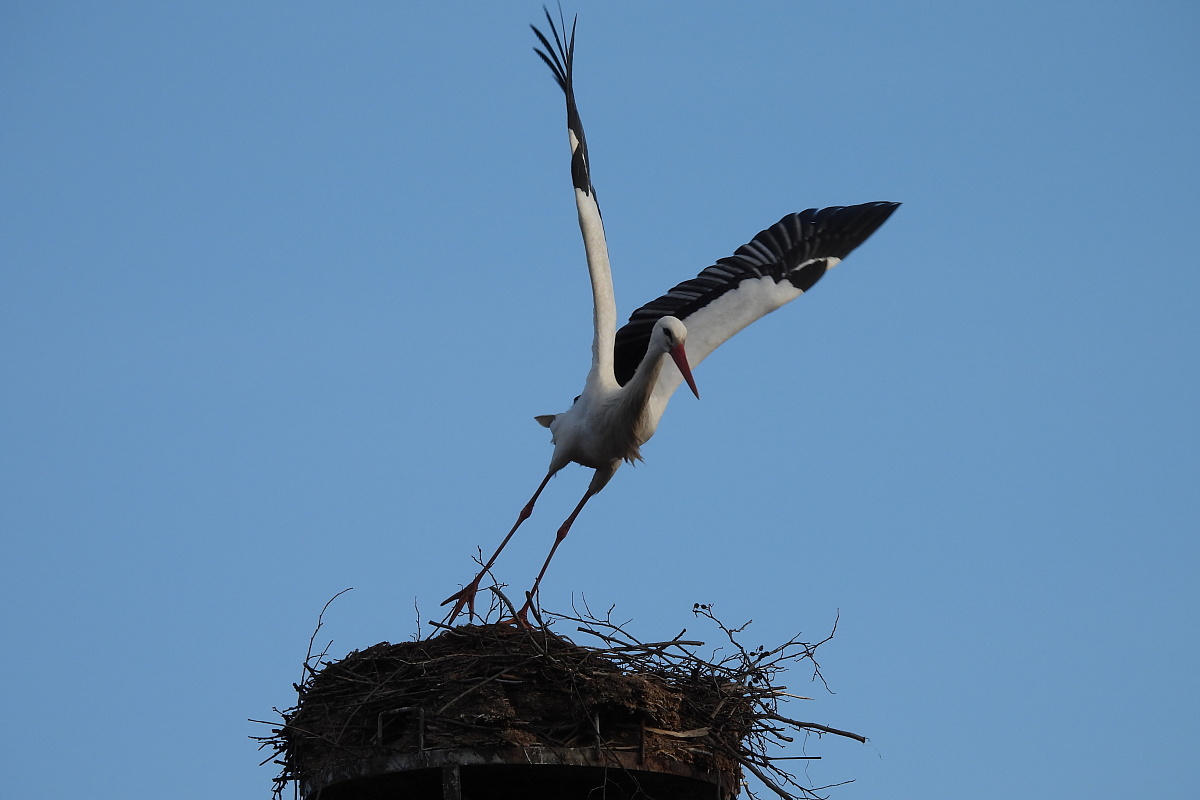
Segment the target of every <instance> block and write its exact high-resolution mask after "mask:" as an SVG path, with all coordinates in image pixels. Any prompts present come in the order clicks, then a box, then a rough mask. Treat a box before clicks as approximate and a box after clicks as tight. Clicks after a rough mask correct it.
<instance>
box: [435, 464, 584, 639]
mask: <svg viewBox="0 0 1200 800" xmlns="http://www.w3.org/2000/svg"><path fill="white" fill-rule="evenodd" d="M554 472H555V471H554V470H551V471H550V472H548V473H546V477H545V478H542V482H541V483H540V484H538V488H537V491H536V492H534V493H533V497H531V498H529V502H528V503H526V504H525V507H524V508H522V509H521V513H520V514H519V515H517V521H516V523H515V524H514V525H513V526H512V530H510V531H509V532H508V536H505V537H504V541H502V542H501V543H500V546H499V547H497V548H496V552H494V553H492V557H491V558H489V559H488V560H487V563H486V564H484V565H483V569H481V570H479V574H478V575H476V576H475V579H474V580H473V581H471V582H470V583H468V584H467V585H466V586H464V587H463V588H462V590H461V591H458V592H455V593H454V594H452V595H450V596H449V597H447V598H446V599H445V600H443V601H442V605H446V604H448V603H454V608H452V609H450V614H449V616H447V617H446V622H445V623H444V624H446V625H449V624H451V623H452V622H454V618H455V617H457V616H458V615H459V614H461V613H462V610H463V606H466V608H467V620H468V621H470V620H472V619H474V618H475V595H476V593H478V592H479V583H480V582H481V581H482V580H483V576H484V575H486V574H487V571H488V570H489V569H491V568H492V564H495V563H496V559H497V558H499V557H500V552H501V551H502V550H503V549H504V546H505V545H507V544H508V540H509V539H511V538H512V537H513V534H514V533H516V532H517V528H519V527H521V523H522V522H524V521H525V520H527V519H529V516H530V514H532V513H533V504H534V503H536V502H537V499H538V497H540V496H541V494H542V490H543V489H545V488H546V484H547V483H549V482H550V479H551V478H552V477H554ZM577 513H578V512H577ZM572 517H574V515H572Z"/></svg>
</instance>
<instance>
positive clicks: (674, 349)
mask: <svg viewBox="0 0 1200 800" xmlns="http://www.w3.org/2000/svg"><path fill="white" fill-rule="evenodd" d="M686 341H687V328H686V327H684V324H683V323H682V322H680V321H679V320H678V319H676V318H675V317H663V318H661V319H660V320H659V321H658V322H656V323H654V332H653V333H651V334H650V347H651V348H654V347H655V345H657V346H658V347H659V348H661V350H662V352H665V353H668V354H669V355H670V356H671V359H672V360H673V361H674V362H675V366H677V367H679V371H680V372H681V373H683V379H684V380H685V381H687V385H688V388H689V389H691V390H692V394H694V395H696V397H697V398H699V397H700V392H699V390H698V389H696V381H695V380H694V379H693V378H692V368H691V367H690V366H689V365H688V358H687V351H685V350H684V349H683V344H684V342H686Z"/></svg>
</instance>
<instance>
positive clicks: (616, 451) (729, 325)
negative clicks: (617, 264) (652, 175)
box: [442, 11, 899, 626]
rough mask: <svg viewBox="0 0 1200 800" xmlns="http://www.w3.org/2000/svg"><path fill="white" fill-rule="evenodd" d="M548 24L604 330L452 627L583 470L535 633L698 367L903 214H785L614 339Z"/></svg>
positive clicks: (588, 186) (561, 57) (571, 44)
mask: <svg viewBox="0 0 1200 800" xmlns="http://www.w3.org/2000/svg"><path fill="white" fill-rule="evenodd" d="M546 20H547V21H548V22H549V24H550V32H551V34H552V35H553V37H554V46H553V47H552V46H551V45H550V41H549V40H548V39H547V38H546V36H545V35H543V34H542V32H541V31H540V30H538V29H537V27H536V26H531V27H533V32H534V34H536V35H537V38H538V41H539V42H541V44H542V47H543V48H544V49H539V48H536V47H535V48H534V52H536V53H537V54H538V55H539V56H541V58H542V60H543V61H545V62H546V65H547V66H549V67H550V70H551V72H553V73H554V78H555V80H556V81H558V85H559V86H560V87H562V90H563V93H564V94H565V95H566V100H567V134H568V137H569V139H570V144H571V181H572V183H573V184H574V187H575V204H576V206H577V207H578V211H579V228H580V230H581V231H582V232H583V244H584V250H585V251H586V254H587V263H588V271H589V272H590V273H591V277H592V297H593V301H594V306H593V322H594V326H595V333H594V337H593V339H592V367H591V370H590V371H589V372H588V375H587V381H586V382H585V384H584V387H583V393H582V394H581V395H579V396H578V397H577V398H575V402H574V403H573V404H572V406H571V407H570V408H569V409H567V410H566V411H564V412H562V413H560V414H552V415H545V416H539V417H536V419H537V421H538V422H539V423H541V424H542V425H544V426H545V427H547V428H549V429H550V432H551V433H552V435H553V436H552V442H553V444H554V454H553V455H552V456H551V457H550V468H549V469H548V470H547V472H546V477H544V478H543V479H542V482H541V483H540V484H539V485H538V487H537V491H535V492H534V493H533V497H531V498H530V499H529V502H528V503H526V504H525V507H524V508H522V509H521V513H520V514H519V515H518V517H517V521H516V524H514V525H513V527H512V530H510V531H509V532H508V535H507V536H505V537H504V541H502V542H501V543H500V546H499V547H498V548H496V552H495V553H493V554H492V557H491V558H489V559H488V560H487V562H486V563H485V564H484V565H483V569H481V570H480V571H479V574H478V575H476V576H475V578H474V579H473V580H472V581H471V582H470V583H469V584H467V586H466V587H464V588H463V589H462V590H461V591H459V592H456V593H455V594H453V595H451V596H450V597H448V598H447V599H446V600H445V601H443V603H442V605H446V604H448V603H454V607H453V608H452V609H451V611H450V614H449V616H448V617H447V624H448V623H450V622H453V620H454V619H455V617H457V616H458V615H459V614H460V613H461V612H462V610H463V609H464V608H467V609H468V615H469V616H470V617H473V616H474V614H475V595H476V593H477V592H478V591H479V584H480V582H481V581H482V580H483V577H484V576H485V575H486V574H487V572H488V570H490V569H491V567H492V565H493V564H494V563H495V562H496V559H497V557H498V556H499V555H500V553H501V551H502V550H504V547H505V545H507V544H508V542H509V540H510V539H512V537H513V534H514V533H516V532H517V528H519V527H520V526H521V523H522V522H524V521H525V520H526V519H528V518H529V516H530V514H532V513H533V506H534V503H536V502H537V499H538V497H539V496H540V495H541V493H542V490H543V489H545V488H546V484H547V483H549V481H550V478H552V477H553V476H554V475H555V473H557V472H558V471H559V470H561V469H562V468H563V467H565V466H566V465H567V464H569V463H571V462H572V461H574V462H575V463H577V464H582V465H583V466H585V467H591V468H592V469H594V470H595V471H596V472H595V474H594V475H593V476H592V480H591V483H590V484H588V488H587V491H586V492H585V493H584V495H583V499H581V500H580V501H579V504H578V505H576V506H575V510H574V511H572V512H571V515H570V516H569V517H567V519H566V521H565V522H563V524H562V526H561V527H559V529H558V534H557V536H556V538H555V540H554V545H553V546H552V547H551V548H550V553H549V555H547V556H546V561H545V563H543V565H542V569H541V571H540V572H538V576H537V579H536V580H535V581H534V583H533V588H532V589H530V591H529V592H528V593H527V594H526V599H525V603H524V605H523V606H522V607H521V609H520V611H518V612H517V615H516V619H515V620H514V622H516V623H517V624H520V625H526V626H527V625H528V620H527V615H528V612H529V609H530V606H531V605H532V603H533V600H534V597H535V595H536V594H537V591H538V587H539V585H540V584H541V581H542V577H543V576H544V575H545V574H546V569H547V567H549V566H550V560H551V559H552V558H554V553H555V551H556V550H558V546H559V545H560V544H562V541H563V539H564V538H566V536H567V533H568V531H570V529H571V524H572V523H574V522H575V518H576V517H577V516H579V512H580V511H581V510H583V506H584V504H586V503H587V501H588V500H590V499H591V498H592V497H593V496H594V495H595V494H596V493H597V492H599V491H600V490H601V489H603V488H604V486H605V485H606V484H607V483H608V482H609V480H610V479H611V478H612V476H613V474H614V473H615V472H616V471H617V468H618V467H620V466H621V462H622V461H628V462H630V463H632V462H634V461H638V460H640V459H641V452H640V448H641V446H642V445H643V444H645V443H646V442H647V441H648V440H649V439H650V437H651V436H653V435H654V431H655V429H656V428H657V427H658V421H659V419H660V418H661V417H662V414H663V411H664V410H665V409H666V407H667V402H668V401H669V400H670V398H671V395H672V394H673V393H674V391H675V390H676V389H677V388H678V387H679V383H680V381H687V384H688V387H689V388H690V389H691V390H692V392H693V393H694V394H695V395H696V397H699V396H700V395H699V392H697V390H696V384H695V381H693V380H692V373H691V367H694V366H695V365H697V364H699V363H700V362H701V361H703V360H704V358H705V357H706V356H707V355H708V354H709V353H711V352H712V351H713V350H715V349H717V347H718V346H719V345H720V344H721V343H722V342H724V341H725V340H726V339H728V338H729V337H731V336H733V335H734V334H735V333H737V332H738V331H740V330H741V329H742V328H744V327H746V326H747V325H749V324H750V323H751V322H754V321H755V320H756V319H758V318H759V317H761V316H763V315H764V314H768V313H770V312H772V311H774V310H775V309H777V308H779V307H780V306H782V305H784V304H785V303H787V302H789V301H791V300H795V299H796V298H797V297H799V296H800V295H801V294H803V293H804V292H806V291H808V289H809V288H810V287H811V286H812V285H813V284H815V283H816V282H817V281H818V280H820V279H821V277H822V276H823V275H824V274H825V272H826V271H827V270H828V269H829V268H830V267H833V266H834V265H835V264H837V263H838V262H839V261H841V260H842V259H843V258H845V257H846V256H847V255H848V254H849V253H850V251H852V250H853V249H854V248H855V247H857V246H858V245H860V244H862V243H863V242H864V241H866V239H867V237H869V236H870V235H871V234H872V233H874V232H875V230H876V229H878V228H879V226H880V225H882V224H883V223H884V222H885V221H886V220H887V218H888V217H889V216H891V214H892V212H893V211H895V210H896V208H897V206H899V203H884V202H878V203H864V204H862V205H856V206H834V207H831V208H824V209H820V210H817V209H809V210H807V211H802V212H800V213H798V214H788V215H787V216H786V217H784V218H783V219H781V220H780V221H779V222H777V223H775V224H774V225H772V226H771V227H770V228H767V229H766V230H765V231H762V232H760V233H759V234H758V235H757V236H755V237H754V238H753V239H752V240H751V241H750V242H749V243H748V244H745V245H743V246H741V247H739V248H738V249H737V251H736V252H735V253H734V255H732V256H730V257H728V258H722V259H720V260H719V261H717V263H716V264H714V265H713V266H710V267H707V268H705V269H704V270H703V271H701V272H700V274H699V275H697V276H696V277H695V278H692V279H691V280H688V281H684V282H683V283H681V284H679V285H678V286H676V287H675V288H673V289H671V291H669V292H667V293H666V294H665V295H663V296H662V297H659V298H658V299H657V300H654V301H652V302H650V303H647V304H646V305H644V306H642V307H641V308H639V309H638V310H637V311H635V312H633V315H632V316H631V317H630V318H629V322H628V323H626V324H625V325H624V327H622V328H621V329H620V330H617V307H616V302H615V300H614V298H613V284H612V273H611V271H610V269H609V263H608V245H607V244H606V242H605V239H604V223H603V221H602V220H601V217H600V206H599V205H598V204H597V202H596V191H595V189H594V188H593V186H592V177H591V168H590V165H589V162H588V151H587V141H586V140H585V139H584V136H583V124H582V123H581V121H580V119H579V110H578V108H577V107H576V105H575V88H574V85H573V83H572V79H573V68H574V57H575V24H574V23H572V25H571V36H570V39H569V40H567V42H566V45H565V46H564V43H563V39H564V38H565V33H566V27H565V24H564V26H563V35H562V36H560V34H559V30H558V28H557V26H555V24H554V20H553V18H552V17H551V16H550V13H549V11H547V12H546ZM685 342H686V345H687V349H686V351H685V350H684V344H685ZM668 356H669V357H670V358H669V359H668V358H667V357H668Z"/></svg>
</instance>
